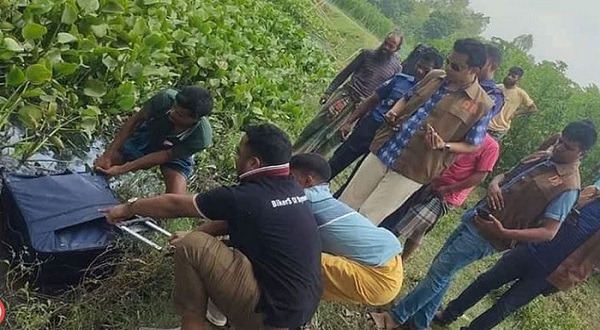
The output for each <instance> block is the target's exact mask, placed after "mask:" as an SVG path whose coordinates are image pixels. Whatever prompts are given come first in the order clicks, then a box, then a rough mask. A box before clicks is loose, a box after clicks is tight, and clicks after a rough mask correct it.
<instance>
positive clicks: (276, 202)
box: [271, 196, 306, 208]
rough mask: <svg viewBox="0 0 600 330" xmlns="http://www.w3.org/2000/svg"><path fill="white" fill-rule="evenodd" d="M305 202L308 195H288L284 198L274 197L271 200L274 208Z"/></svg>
mask: <svg viewBox="0 0 600 330" xmlns="http://www.w3.org/2000/svg"><path fill="white" fill-rule="evenodd" d="M304 202H306V196H292V197H288V198H286V199H284V200H281V199H274V200H272V201H271V205H272V206H273V208H277V207H282V206H289V205H294V204H302V203H304Z"/></svg>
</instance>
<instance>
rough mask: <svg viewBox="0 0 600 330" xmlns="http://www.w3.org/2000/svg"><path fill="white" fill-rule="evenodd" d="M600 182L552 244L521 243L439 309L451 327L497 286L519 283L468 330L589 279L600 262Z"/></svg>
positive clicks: (590, 188) (492, 324)
mask: <svg viewBox="0 0 600 330" xmlns="http://www.w3.org/2000/svg"><path fill="white" fill-rule="evenodd" d="M599 187H600V181H597V182H596V183H595V184H594V185H591V186H588V187H587V188H585V189H584V190H583V191H582V192H581V195H580V197H579V200H578V202H577V207H576V208H575V209H574V210H573V212H571V214H570V215H569V217H568V218H567V220H566V221H565V223H564V224H563V225H562V226H561V228H560V230H559V231H558V233H557V234H556V237H555V238H554V239H553V240H552V241H551V242H544V243H528V244H523V245H520V246H519V247H517V248H515V249H514V250H512V251H510V252H508V253H507V254H505V255H504V256H503V257H502V258H501V259H500V260H499V261H498V262H497V263H496V265H495V266H494V267H493V268H491V269H490V270H488V271H487V272H485V273H483V274H481V275H480V276H479V277H478V278H477V280H475V282H473V284H471V285H470V286H469V287H468V288H467V289H466V290H465V291H463V293H461V295H460V296H459V297H458V298H457V299H455V300H453V301H452V302H450V304H448V307H447V308H446V309H445V310H444V311H443V312H441V313H438V315H437V320H438V321H439V323H442V324H445V325H448V324H450V323H451V322H453V321H455V320H456V319H457V318H458V317H460V316H461V315H462V314H464V313H465V312H466V311H467V310H468V309H469V308H471V307H472V306H474V305H475V304H476V303H477V302H478V301H479V300H481V298H483V297H484V296H485V295H486V294H487V293H489V292H491V291H492V290H495V289H498V288H500V287H501V286H503V285H505V284H507V283H509V282H512V281H515V280H516V281H515V282H514V283H513V284H512V285H511V287H510V289H509V290H507V291H506V292H505V293H504V294H503V295H502V296H501V297H500V298H499V299H498V300H497V301H496V303H495V304H494V305H493V306H492V307H491V308H489V309H488V310H487V311H485V312H484V313H483V314H481V315H479V316H478V317H477V318H475V319H474V320H473V321H471V324H470V325H469V326H468V327H463V328H461V329H463V330H469V329H477V330H485V329H492V328H493V327H495V326H496V325H497V324H499V323H500V322H502V321H503V320H504V319H505V318H506V317H508V316H509V315H510V314H512V313H514V312H515V311H516V310H518V309H519V308H521V307H523V306H525V305H527V304H528V303H529V302H531V301H532V300H533V299H535V298H536V297H537V296H539V295H548V294H550V293H553V292H555V291H557V290H560V291H566V290H569V289H571V288H573V287H575V286H576V285H578V284H581V283H582V282H584V281H585V280H586V279H587V278H589V277H590V275H592V273H593V272H594V271H595V270H596V268H597V267H598V266H599V265H600V198H599V197H600V190H599Z"/></svg>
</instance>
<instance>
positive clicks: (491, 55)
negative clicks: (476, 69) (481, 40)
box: [485, 44, 502, 65]
mask: <svg viewBox="0 0 600 330" xmlns="http://www.w3.org/2000/svg"><path fill="white" fill-rule="evenodd" d="M485 54H486V58H487V59H488V60H491V61H492V62H493V63H494V64H496V65H500V63H502V52H501V51H500V48H498V47H496V46H495V45H491V44H487V45H485Z"/></svg>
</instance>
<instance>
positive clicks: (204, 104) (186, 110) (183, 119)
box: [169, 86, 214, 127]
mask: <svg viewBox="0 0 600 330" xmlns="http://www.w3.org/2000/svg"><path fill="white" fill-rule="evenodd" d="M213 105H214V104H213V99H212V96H211V95H210V92H209V91H208V90H207V89H205V88H202V87H196V86H187V87H184V88H183V89H182V90H181V91H179V93H177V95H176V96H175V103H173V106H172V107H171V110H169V120H171V122H172V123H173V124H175V125H177V126H181V127H191V126H194V125H196V123H197V122H198V120H200V118H202V117H204V116H208V115H210V114H211V112H212V110H213Z"/></svg>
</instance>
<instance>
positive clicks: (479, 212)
mask: <svg viewBox="0 0 600 330" xmlns="http://www.w3.org/2000/svg"><path fill="white" fill-rule="evenodd" d="M476 213H477V216H478V217H480V218H482V219H483V220H487V221H492V217H491V216H490V212H488V211H486V210H484V209H477V211H476Z"/></svg>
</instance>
